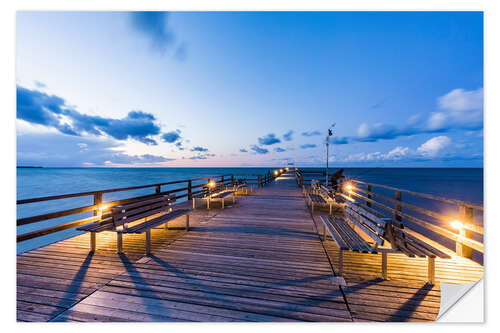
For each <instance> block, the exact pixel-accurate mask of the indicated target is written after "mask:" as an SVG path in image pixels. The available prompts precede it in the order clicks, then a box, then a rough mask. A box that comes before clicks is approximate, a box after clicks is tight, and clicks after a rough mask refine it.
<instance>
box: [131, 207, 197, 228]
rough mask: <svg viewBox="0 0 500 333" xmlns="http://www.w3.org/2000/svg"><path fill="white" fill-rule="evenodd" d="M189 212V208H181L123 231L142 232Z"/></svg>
mask: <svg viewBox="0 0 500 333" xmlns="http://www.w3.org/2000/svg"><path fill="white" fill-rule="evenodd" d="M188 212H189V209H179V210H174V211H172V212H171V213H167V214H165V215H162V216H158V217H156V218H154V219H152V220H149V221H147V222H143V223H141V224H137V225H134V226H133V227H130V228H127V230H124V231H123V233H135V234H141V233H143V232H144V231H146V230H148V229H151V228H154V227H156V226H159V225H161V224H164V223H166V222H168V221H171V220H173V219H175V218H177V217H179V216H182V215H184V214H186V213H188Z"/></svg>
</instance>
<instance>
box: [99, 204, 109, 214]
mask: <svg viewBox="0 0 500 333" xmlns="http://www.w3.org/2000/svg"><path fill="white" fill-rule="evenodd" d="M107 208H108V205H100V206H99V210H100V211H101V212H102V211H103V210H106V209H107Z"/></svg>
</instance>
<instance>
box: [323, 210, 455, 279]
mask: <svg viewBox="0 0 500 333" xmlns="http://www.w3.org/2000/svg"><path fill="white" fill-rule="evenodd" d="M321 221H322V222H323V226H324V229H323V240H326V232H328V233H329V234H330V235H331V237H332V239H333V240H334V241H335V243H336V244H337V246H338V247H339V266H340V267H339V270H340V272H342V259H343V254H342V252H343V251H345V250H350V251H355V252H363V253H374V254H376V253H379V252H380V253H382V277H383V278H384V279H388V274H387V254H388V253H396V252H400V253H404V254H406V255H407V256H408V257H421V258H425V257H427V279H428V282H430V283H432V284H434V283H435V258H436V257H440V258H445V259H449V258H451V257H450V256H449V255H447V254H446V253H444V252H442V251H440V250H438V249H436V248H434V247H433V246H432V245H430V244H427V243H426V242H424V241H423V240H421V239H419V238H417V237H416V236H414V235H412V234H410V233H408V232H406V231H405V230H404V225H403V224H402V223H401V222H399V221H395V220H393V219H392V218H387V217H384V216H383V215H382V214H380V213H379V212H377V211H375V210H373V209H372V208H370V207H368V206H365V205H362V204H359V203H355V202H354V201H350V200H346V204H345V207H344V215H343V216H339V217H337V216H335V217H324V216H321ZM358 230H360V231H362V232H363V233H364V234H365V235H366V236H368V238H370V239H371V243H372V244H370V243H368V242H367V241H365V240H364V238H363V237H362V236H361V235H360V234H359V233H358ZM385 241H388V242H389V243H390V245H391V248H381V247H380V246H383V245H384V242H385ZM340 274H341V273H340Z"/></svg>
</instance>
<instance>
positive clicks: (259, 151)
mask: <svg viewBox="0 0 500 333" xmlns="http://www.w3.org/2000/svg"><path fill="white" fill-rule="evenodd" d="M250 149H251V150H253V151H254V152H256V153H257V154H267V153H269V150H267V149H266V148H261V147H259V146H256V145H252V146H251V147H250Z"/></svg>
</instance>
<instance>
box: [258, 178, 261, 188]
mask: <svg viewBox="0 0 500 333" xmlns="http://www.w3.org/2000/svg"><path fill="white" fill-rule="evenodd" d="M258 182H259V187H262V175H259V180H258Z"/></svg>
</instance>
